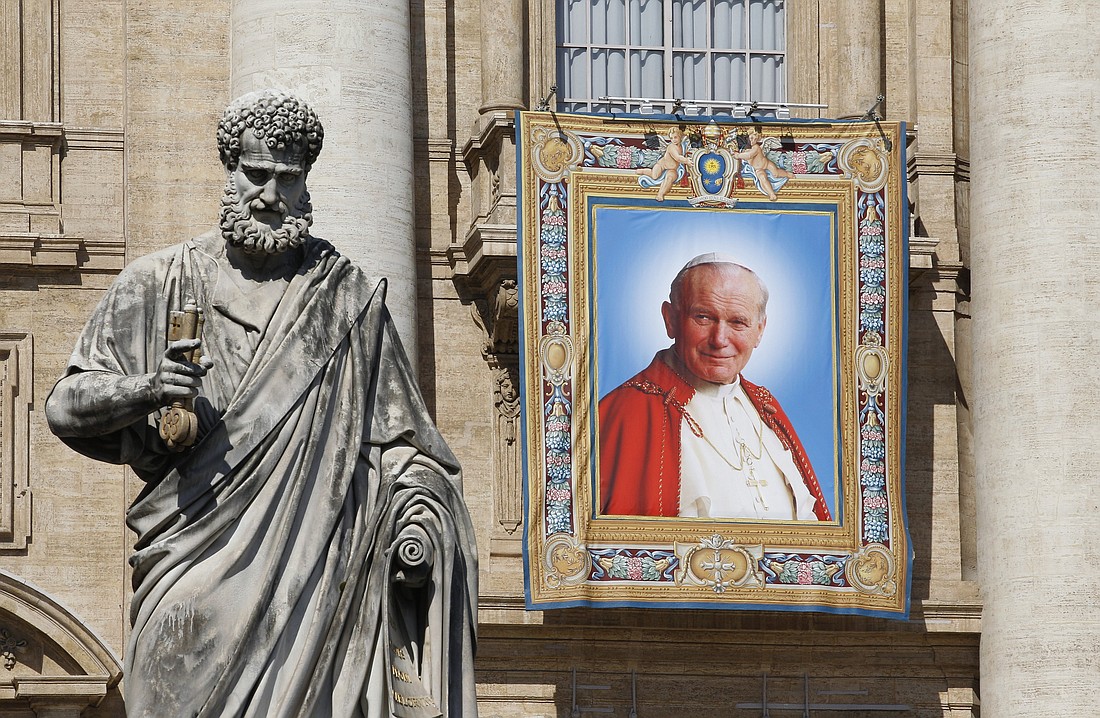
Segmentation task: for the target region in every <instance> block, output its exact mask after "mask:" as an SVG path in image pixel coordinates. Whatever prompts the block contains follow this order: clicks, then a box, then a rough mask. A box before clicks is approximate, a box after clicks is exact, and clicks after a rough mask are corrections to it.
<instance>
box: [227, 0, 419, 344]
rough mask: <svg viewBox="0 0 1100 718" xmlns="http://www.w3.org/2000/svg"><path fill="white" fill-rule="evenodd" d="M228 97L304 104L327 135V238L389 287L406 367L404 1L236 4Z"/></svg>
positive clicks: (323, 214)
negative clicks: (252, 95) (285, 97)
mask: <svg viewBox="0 0 1100 718" xmlns="http://www.w3.org/2000/svg"><path fill="white" fill-rule="evenodd" d="M231 20H232V69H231V78H230V82H231V86H232V87H231V90H232V92H231V94H232V95H233V97H237V96H239V95H241V94H244V93H246V92H250V91H252V90H258V89H262V88H265V87H275V88H278V89H282V90H286V91H291V92H294V93H296V94H298V95H300V96H302V97H303V98H305V99H306V101H308V102H309V103H310V104H311V105H312V106H313V108H314V109H315V110H316V111H317V114H318V115H319V116H320V118H321V122H322V123H324V126H325V148H324V150H323V151H322V152H321V157H320V159H319V160H318V161H317V164H316V165H315V167H314V169H313V171H312V172H310V176H309V191H310V194H311V195H312V197H313V208H314V216H315V221H314V225H313V232H314V234H316V235H317V236H318V237H324V238H325V239H327V240H329V241H331V242H332V243H333V244H334V245H336V247H337V248H338V249H339V250H340V251H341V252H342V253H343V254H344V255H346V256H347V257H349V258H350V259H351V260H352V261H354V262H356V263H357V264H359V265H360V266H361V267H363V268H364V269H365V270H366V271H367V272H368V273H370V274H373V275H378V276H386V277H388V278H389V293H388V295H387V296H388V299H387V304H388V305H389V309H390V312H391V313H392V314H393V316H394V321H395V322H396V323H397V328H398V331H399V332H400V334H401V338H402V340H403V342H404V344H405V349H406V351H407V352H409V354H410V358H411V359H412V360H413V362H414V364H415V361H416V331H415V327H416V265H415V257H416V251H415V242H414V234H413V184H412V183H413V167H412V163H413V142H412V138H413V128H412V108H411V92H410V87H411V83H412V60H411V56H410V18H409V4H408V2H407V0H372V1H371V2H359V1H358V0H233V5H232V18H231Z"/></svg>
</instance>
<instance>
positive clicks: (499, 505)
mask: <svg viewBox="0 0 1100 718" xmlns="http://www.w3.org/2000/svg"><path fill="white" fill-rule="evenodd" d="M518 312H519V292H518V289H517V283H516V280H515V279H505V280H503V281H502V282H500V284H498V285H497V287H496V291H495V292H493V293H492V294H491V295H490V297H489V299H488V300H487V301H485V302H476V303H475V304H474V312H473V318H474V321H475V323H476V324H477V325H478V326H479V327H481V328H482V330H483V331H484V332H485V335H486V340H485V346H484V348H483V350H482V354H483V356H484V357H485V360H486V362H488V364H489V368H490V370H491V371H492V374H493V408H494V417H493V420H494V423H495V431H494V432H493V466H494V477H493V484H494V488H495V490H494V503H495V507H494V508H495V512H496V517H497V522H498V523H499V524H500V525H501V526H502V527H504V530H505V532H506V533H508V534H512V533H515V530H516V529H517V528H518V527H519V525H520V524H521V523H522V522H523V487H522V472H521V471H520V441H519V408H520V404H519V355H518V352H519V313H518Z"/></svg>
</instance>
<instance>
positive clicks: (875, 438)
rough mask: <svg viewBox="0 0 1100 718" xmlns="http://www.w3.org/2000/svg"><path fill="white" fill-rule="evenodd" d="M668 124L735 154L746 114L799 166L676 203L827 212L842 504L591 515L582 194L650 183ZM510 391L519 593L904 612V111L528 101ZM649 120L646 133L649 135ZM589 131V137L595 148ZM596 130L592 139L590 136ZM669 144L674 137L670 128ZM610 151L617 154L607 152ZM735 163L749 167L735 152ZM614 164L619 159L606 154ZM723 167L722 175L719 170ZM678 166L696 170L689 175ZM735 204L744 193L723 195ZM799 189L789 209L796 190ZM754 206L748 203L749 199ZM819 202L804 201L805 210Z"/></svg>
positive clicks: (583, 599)
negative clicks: (849, 117)
mask: <svg viewBox="0 0 1100 718" xmlns="http://www.w3.org/2000/svg"><path fill="white" fill-rule="evenodd" d="M674 126H678V127H680V128H681V129H682V130H683V131H684V132H685V133H686V134H687V135H688V136H689V137H691V138H693V142H692V144H693V147H692V148H691V150H689V151H693V152H694V155H693V156H696V157H697V156H698V153H700V152H704V153H705V152H713V153H721V152H723V151H725V154H724V155H723V157H725V158H727V159H731V158H734V157H735V156H736V154H737V149H738V148H737V147H736V146H735V145H734V144H733V139H731V138H734V139H735V138H736V136H737V135H738V134H741V135H746V134H747V133H749V132H752V133H755V134H756V135H757V139H759V138H761V137H764V138H774V139H765V142H766V143H768V144H767V146H768V148H769V149H768V155H767V156H768V157H769V158H770V159H772V160H773V161H774V162H776V164H777V165H778V166H779V167H784V168H788V167H789V168H790V169H791V170H793V171H790V174H792V175H793V177H792V178H791V179H789V180H787V181H786V184H784V185H782V187H781V189H779V190H778V191H777V193H776V194H777V196H776V198H775V199H774V200H772V201H769V199H768V198H766V197H765V196H764V195H763V194H762V193H763V192H764V191H765V190H764V189H763V188H759V189H758V187H757V186H754V184H753V183H752V182H747V183H745V182H743V181H741V182H736V183H734V182H725V183H724V184H723V183H717V184H711V185H709V186H710V187H711V189H714V188H715V187H720V189H718V190H715V191H714V192H711V191H710V190H706V189H705V187H706V186H707V185H705V183H702V182H701V178H700V177H699V176H698V175H699V173H700V172H701V171H702V170H700V169H698V162H696V165H697V167H696V169H695V170H694V174H692V170H690V169H687V170H686V173H687V174H688V175H690V177H687V178H685V179H684V181H683V182H681V183H678V184H675V185H673V186H672V187H671V188H670V189H668V190H667V197H666V198H665V202H664V204H662V205H656V204H655V203H654V204H653V205H652V207H653V208H657V207H660V208H661V209H662V210H664V209H666V208H667V210H668V211H695V209H694V208H699V207H707V208H709V211H718V212H721V211H731V212H738V211H740V212H744V211H747V210H746V206H748V207H754V208H757V209H758V210H761V211H767V212H771V213H783V212H785V211H790V212H795V211H800V212H806V211H807V209H806V208H807V207H810V208H814V207H820V208H821V210H822V211H823V212H830V213H832V214H833V216H834V217H835V219H834V221H833V222H832V227H833V231H834V233H835V238H834V239H835V248H834V252H835V264H834V267H833V268H832V271H833V272H834V273H835V274H834V277H835V282H836V289H837V292H836V295H835V296H836V297H837V299H836V307H835V308H834V314H833V316H834V321H835V331H836V336H837V340H838V341H837V347H838V350H837V354H838V355H837V357H836V362H835V364H836V366H837V372H838V376H837V378H836V386H837V396H836V405H837V408H838V413H839V417H840V418H839V422H838V427H837V430H838V432H839V439H840V440H839V443H838V445H839V447H840V451H839V456H838V465H839V469H840V470H839V473H838V484H837V487H836V496H835V499H836V502H837V503H838V508H839V509H840V510H839V511H838V512H837V515H838V516H839V518H836V519H834V520H831V521H821V522H808V521H788V522H775V521H770V522H759V521H756V522H754V521H747V520H713V519H678V518H655V517H633V516H602V515H597V513H596V511H594V508H593V507H594V506H597V505H599V504H598V501H597V498H598V497H596V496H595V494H596V493H597V491H598V488H597V483H596V482H594V481H593V471H594V470H593V468H592V467H593V466H594V465H597V462H596V461H595V459H596V457H597V455H598V450H599V449H598V442H597V440H596V439H597V437H596V436H595V435H594V434H595V431H596V429H595V422H594V421H593V420H592V419H593V416H594V414H593V412H594V411H595V399H594V387H593V384H594V380H593V377H591V376H590V370H589V367H590V365H591V363H590V360H591V358H592V355H593V352H594V351H595V346H594V342H593V331H594V320H592V319H590V317H591V316H593V311H596V312H598V307H595V306H594V305H593V302H594V299H593V296H594V295H593V293H592V291H591V289H592V288H591V287H590V286H589V278H590V276H592V273H591V269H592V268H591V267H590V266H589V265H590V262H591V256H592V252H591V251H590V250H591V249H592V247H591V245H590V243H591V242H592V241H593V239H592V237H593V236H594V235H593V233H592V224H593V217H594V214H593V213H592V207H594V206H598V205H599V204H600V202H601V201H602V200H603V199H604V198H607V199H608V201H612V200H621V199H622V198H624V197H629V198H638V199H641V200H643V201H648V200H651V199H652V198H653V192H654V190H652V189H644V188H642V187H640V186H639V183H638V174H637V173H636V172H635V170H636V169H637V168H638V167H646V166H649V165H647V164H646V163H647V162H649V163H650V165H651V164H652V162H653V161H655V159H656V158H657V157H658V156H659V154H660V151H661V148H660V147H657V148H654V147H653V146H652V145H653V143H652V138H653V137H654V136H657V137H671V136H672V135H670V133H669V131H670V130H671V128H672V127H674ZM516 127H517V147H518V149H519V167H518V172H519V192H520V208H519V222H520V227H521V242H520V252H519V253H520V267H519V269H520V302H521V312H520V314H521V319H522V322H523V334H522V337H521V353H522V361H521V396H522V400H523V417H524V431H523V434H524V436H523V438H524V453H523V469H524V496H525V514H526V516H525V518H526V526H527V531H526V535H525V575H526V582H527V583H526V585H527V601H528V606H529V607H530V608H538V609H545V608H554V607H566V606H576V605H593V606H601V605H604V606H623V605H631V606H654V607H656V606H689V607H702V608H755V609H779V610H820V611H833V612H845V613H857V612H858V613H869V614H873V615H880V616H887V617H904V616H906V615H907V613H908V603H909V601H908V594H909V582H910V571H911V548H910V542H909V536H908V531H907V528H906V526H905V513H904V500H903V482H902V461H903V455H904V409H905V396H904V391H905V384H904V377H905V372H904V369H905V367H904V362H905V340H906V335H905V316H906V298H907V297H906V291H905V287H906V282H905V278H906V268H907V221H906V197H905V184H904V182H905V176H904V167H905V163H904V155H903V144H904V142H903V140H904V129H903V127H902V126H901V125H899V124H896V123H864V122H837V123H825V122H794V123H753V122H749V121H746V122H740V123H738V122H727V123H724V124H717V123H715V122H710V123H707V122H705V121H695V120H693V121H690V122H689V121H686V120H684V119H681V118H675V117H666V118H664V119H662V120H657V121H647V120H642V119H638V118H608V117H594V116H585V115H561V114H551V113H520V115H519V117H518V118H517V123H516ZM647 137H648V138H650V141H649V142H648V143H647V141H646V138H647ZM593 148H596V150H597V151H594V149H593ZM600 148H603V150H602V151H598V150H600ZM665 148H667V144H666V145H665ZM609 153H610V154H614V155H615V157H614V158H612V160H609V159H607V157H608V155H609ZM733 164H734V165H736V166H735V175H734V176H736V177H741V176H750V177H751V174H747V173H748V171H747V170H745V169H744V167H743V164H747V161H746V162H745V163H741V162H734V163H733ZM609 165H611V166H609ZM728 178H729V177H728V176H727V179H728ZM688 179H690V180H691V182H690V186H688V185H689V182H688ZM737 203H740V208H739V209H733V206H734V205H735V204H737ZM796 207H797V209H796ZM748 211H751V210H748ZM810 211H812V209H811V210H810Z"/></svg>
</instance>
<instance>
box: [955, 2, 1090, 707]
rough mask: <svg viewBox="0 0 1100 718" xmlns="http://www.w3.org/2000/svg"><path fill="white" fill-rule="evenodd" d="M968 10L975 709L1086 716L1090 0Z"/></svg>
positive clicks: (985, 4)
mask: <svg viewBox="0 0 1100 718" xmlns="http://www.w3.org/2000/svg"><path fill="white" fill-rule="evenodd" d="M969 17H970V23H969V32H970V72H971V80H970V88H971V89H970V99H971V111H970V117H971V123H972V124H971V136H970V142H971V157H972V165H971V170H972V171H971V178H972V183H973V184H972V188H971V213H972V214H971V225H972V235H971V237H972V239H971V262H972V270H973V274H972V279H973V284H972V303H971V308H972V316H973V398H974V400H973V408H974V412H973V424H974V453H975V463H976V479H977V482H976V483H977V501H978V560H979V577H980V580H981V590H982V597H983V601H984V611H983V617H982V643H981V694H982V695H981V702H982V714H983V715H990V716H1028V718H1042V717H1043V716H1084V715H1096V687H1097V685H1098V682H1100V651H1098V650H1097V646H1098V645H1100V600H1098V599H1097V596H1100V540H1098V539H1097V537H1098V536H1100V361H1097V359H1096V353H1097V350H1096V345H1097V342H1098V340H1100V230H1098V228H1100V204H1098V203H1097V200H1096V193H1097V185H1098V183H1100V122H1098V119H1097V115H1096V113H1097V108H1100V65H1098V62H1097V58H1100V34H1098V33H1096V32H1095V31H1089V30H1086V28H1096V27H1098V26H1100V4H1098V3H1091V2H1077V1H1074V2H1068V1H1066V0H1061V1H1057V2H1046V3H1034V2H1029V1H1025V0H970V14H969Z"/></svg>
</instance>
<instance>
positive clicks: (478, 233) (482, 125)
mask: <svg viewBox="0 0 1100 718" xmlns="http://www.w3.org/2000/svg"><path fill="white" fill-rule="evenodd" d="M462 158H463V160H464V162H465V163H466V168H467V170H468V171H469V173H470V178H471V185H472V190H473V192H472V194H473V209H474V220H473V222H472V223H471V225H470V228H469V230H468V231H467V232H466V234H465V236H464V237H463V239H462V240H461V241H459V242H456V243H454V244H452V245H451V246H450V247H449V248H448V250H447V258H448V261H449V263H450V265H451V271H452V273H453V276H454V280H455V283H456V284H458V285H459V286H460V287H461V286H464V287H466V288H467V289H469V290H470V292H471V293H472V294H473V295H474V296H475V297H479V298H484V297H487V296H488V295H489V293H490V292H493V291H495V288H496V287H497V286H498V285H499V284H500V282H501V281H502V280H505V279H513V280H514V279H515V278H516V174H515V173H516V146H515V119H514V115H513V114H512V113H511V112H504V111H497V112H490V113H488V114H486V115H483V116H482V117H481V119H480V120H479V121H478V124H477V126H476V127H475V128H474V135H473V136H472V137H471V138H470V139H469V140H467V142H466V144H465V145H464V146H463V148H462Z"/></svg>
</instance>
